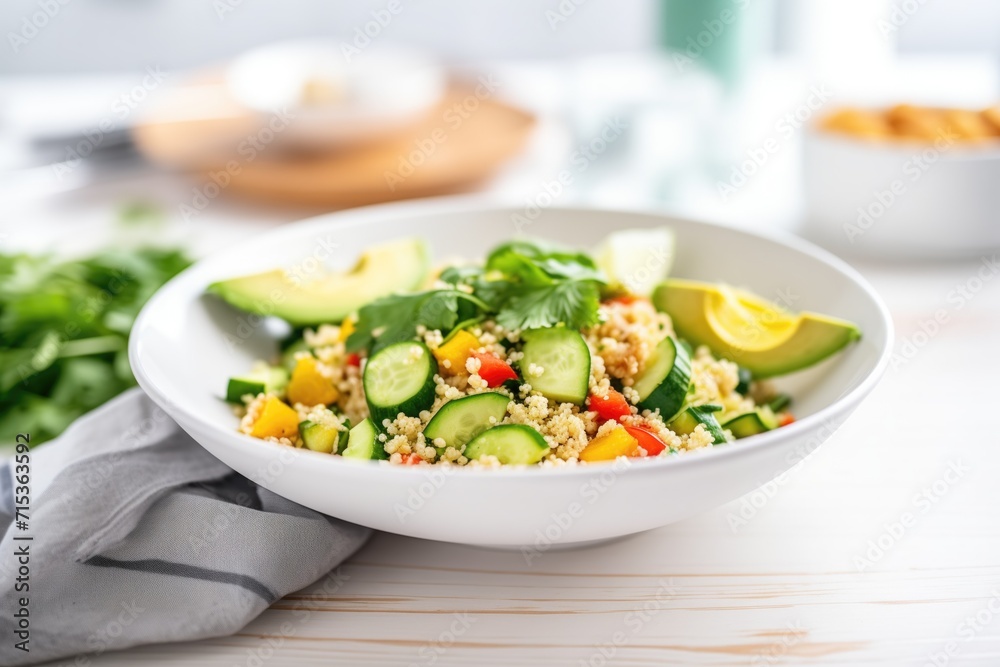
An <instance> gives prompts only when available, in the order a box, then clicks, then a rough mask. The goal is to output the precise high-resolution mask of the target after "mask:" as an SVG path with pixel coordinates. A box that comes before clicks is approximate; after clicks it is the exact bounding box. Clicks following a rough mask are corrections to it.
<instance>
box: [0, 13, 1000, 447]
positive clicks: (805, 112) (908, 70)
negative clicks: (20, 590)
mask: <svg viewBox="0 0 1000 667" xmlns="http://www.w3.org/2000/svg"><path fill="white" fill-rule="evenodd" d="M998 26H1000V3H995V2H988V1H987V0H950V1H948V2H944V1H943V0H635V1H633V2H628V3H615V2H610V1H608V0H542V1H541V2H539V1H537V0H503V1H501V0H480V1H479V2H475V3H461V2H457V1H454V0H453V1H450V2H449V1H446V0H363V1H356V2H352V3H329V2H320V1H319V0H288V1H286V2H284V3H281V4H280V6H279V5H277V4H275V3H269V4H262V3H255V2H249V1H247V0H198V1H195V0H132V1H130V2H123V1H122V0H8V1H7V2H5V3H4V4H3V5H2V7H0V32H2V34H3V36H4V42H5V44H4V45H3V46H2V47H0V54H2V55H0V257H2V258H3V259H2V262H3V263H2V264H0V335H2V336H3V342H2V348H0V355H3V357H2V359H3V360H4V361H5V362H8V363H6V366H7V367H8V368H13V367H15V364H13V363H9V362H10V361H11V360H12V359H14V360H17V359H20V360H22V361H23V360H25V359H27V360H29V361H30V364H29V365H30V368H32V369H35V370H33V371H32V373H33V375H32V374H29V375H31V377H29V378H27V379H26V378H25V377H21V375H17V376H13V375H11V376H10V377H7V376H4V375H0V439H2V436H3V434H4V429H5V427H4V423H5V422H7V421H11V420H13V419H14V418H15V417H16V418H17V419H18V420H21V421H20V423H21V424H22V426H21V428H22V430H23V429H24V428H30V424H32V423H37V424H44V425H46V426H45V428H47V429H48V430H49V432H52V433H54V432H58V430H60V429H61V427H62V425H63V423H64V422H66V421H67V419H68V418H70V417H72V416H74V415H75V414H78V413H79V412H81V411H83V410H85V409H87V408H88V407H92V406H93V405H94V404H96V403H98V402H99V401H100V400H103V398H104V397H106V396H107V395H109V394H113V393H115V392H116V391H118V390H120V388H121V387H122V386H127V385H128V384H129V383H130V382H131V376H130V374H129V371H128V368H127V360H126V359H124V351H123V349H124V348H123V345H124V343H123V341H124V337H125V336H127V333H128V328H129V326H130V324H131V318H132V317H134V312H135V311H137V309H138V307H139V306H141V303H142V301H143V300H144V298H145V297H146V296H148V294H149V293H151V292H152V291H153V290H155V289H156V287H157V285H158V284H160V283H161V282H162V281H163V280H165V279H166V278H167V277H169V276H170V275H172V274H173V273H174V272H176V271H177V270H179V269H180V268H181V267H182V266H183V265H184V263H185V262H187V261H190V260H191V259H194V258H197V257H199V256H203V255H205V254H207V253H210V252H212V251H214V250H217V249H220V248H223V247H225V246H227V245H231V244H232V243H234V242H237V241H239V240H240V239H242V238H245V237H247V236H249V235H253V234H257V233H261V232H263V231H266V230H267V229H270V228H272V227H274V226H276V225H280V224H284V223H288V222H292V221H295V220H298V219H301V218H303V217H307V216H309V215H314V214H318V213H322V212H326V211H332V210H338V209H343V208H347V207H352V206H358V205H364V204H370V203H379V202H384V201H393V200H399V199H406V198H414V197H426V196H434V195H443V194H452V193H479V194H482V195H483V196H486V197H491V198H495V199H497V200H500V201H504V202H508V203H512V204H513V205H515V206H518V207H522V208H523V210H524V212H525V215H526V216H528V217H531V216H533V215H538V214H539V212H540V211H541V210H544V208H546V207H549V206H569V205H594V206H603V207H624V208H630V209H656V210H662V211H668V212H671V213H675V214H677V215H680V216H687V217H695V218H701V219H710V220H718V221H723V222H727V223H730V224H734V225H740V226H746V227H752V228H756V229H765V230H784V231H791V232H793V233H798V234H802V235H805V236H807V237H809V238H811V239H814V240H817V241H819V242H821V243H823V244H824V245H826V246H828V247H830V248H831V249H833V250H834V251H835V252H837V253H838V254H841V255H843V256H845V257H847V258H848V259H849V260H851V261H859V262H860V261H869V262H870V261H877V262H883V261H899V260H900V259H903V260H906V261H915V260H917V261H928V260H942V259H948V260H954V259H956V258H958V259H961V258H969V257H975V256H977V255H978V254H981V253H984V252H987V251H989V250H991V249H995V248H996V247H997V246H1000V229H998V225H996V223H995V219H994V212H995V211H996V210H997V208H998V205H1000V201H997V199H998V198H1000V193H998V192H996V190H997V188H995V183H996V182H997V179H998V178H1000V151H997V150H996V148H995V146H996V145H998V144H997V142H998V141H1000V114H998V113H997V112H996V108H995V107H994V105H995V104H997V102H998V100H1000V94H998V86H1000V76H998V64H1000V30H997V27H998ZM151 246H152V247H153V249H152V250H151V249H150V247H151ZM107 252H113V253H119V254H116V255H114V256H113V257H111V256H109V255H107ZM101 253H105V254H101ZM121 253H125V254H124V255H122V254H121ZM128 253H132V254H131V255H129V254H128ZM856 258H858V259H857V260H856ZM860 258H863V259H860ZM123 267H125V268H124V269H123ZM121 270H126V271H128V272H130V274H129V275H131V276H133V277H137V276H141V279H139V278H137V279H136V280H133V281H131V282H130V283H129V284H131V285H138V287H137V288H136V289H134V290H133V291H132V292H129V293H128V294H126V295H124V296H123V295H120V294H118V293H117V292H113V291H111V290H109V288H108V287H107V281H108V280H109V279H110V278H109V276H113V275H114V272H115V271H121ZM101 297H106V298H104V299H103V301H102V305H101V307H100V308H101V309H100V311H99V313H100V314H99V315H98V316H93V315H91V317H90V319H89V320H87V321H86V322H83V323H82V325H84V326H79V327H78V326H76V323H75V322H73V318H74V317H76V316H78V315H79V310H80V308H79V307H78V303H79V302H81V300H82V301H83V302H86V300H88V299H90V300H94V299H98V300H99V301H100V300H101ZM123 300H124V302H123ZM67 322H71V323H73V324H74V327H72V330H73V331H74V333H73V334H70V335H67V334H66V331H67ZM74 340H83V341H87V342H86V343H83V344H79V343H78V344H76V346H75V347H70V348H69V352H67V350H66V349H65V345H66V344H67V342H68V341H70V342H71V341H74ZM46 345H48V347H46ZM68 360H73V363H70V361H68ZM77 361H88V362H89V361H95V362H96V365H94V364H90V365H89V366H88V364H87V363H84V364H82V365H81V364H79V363H76V362H77ZM20 367H22V368H23V364H22V365H21V366H20ZM67 368H70V369H71V370H72V373H69V371H67ZM67 374H68V375H67ZM22 375H23V374H22ZM66 377H68V378H69V379H65V378H66ZM32 378H34V379H32ZM60 382H62V383H63V384H62V385H60ZM32 383H34V384H32ZM81 386H82V387H87V388H91V389H92V388H94V387H98V388H104V389H103V390H102V391H90V392H82V393H83V394H87V395H89V397H88V398H86V399H83V398H81V397H80V395H81V392H80V391H79V388H80V387H81ZM60 387H62V388H61V389H60ZM57 389H58V390H59V391H58V392H57V391H56V390H57ZM54 394H55V395H57V396H58V397H59V398H58V401H57V403H53V401H56V399H55V398H53V395H54ZM70 403H72V406H71V407H70V408H67V407H66V406H67V405H70ZM53 405H58V407H59V409H58V410H55V409H53ZM26 415H28V416H30V417H31V419H33V420H35V421H34V422H29V423H28V425H27V426H26V425H24V423H25V422H24V419H26V418H27V417H26ZM46 420H47V421H46ZM39 428H41V427H39Z"/></svg>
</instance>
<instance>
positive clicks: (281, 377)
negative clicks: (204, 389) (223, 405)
mask: <svg viewBox="0 0 1000 667" xmlns="http://www.w3.org/2000/svg"><path fill="white" fill-rule="evenodd" d="M287 385H288V371H286V370H285V369H284V368H281V367H276V366H263V367H260V368H256V369H254V370H252V371H251V372H250V373H248V374H247V375H239V376H236V377H232V378H229V384H228V385H227V387H226V400H227V401H228V402H230V403H242V402H243V397H244V396H246V395H247V394H250V395H251V396H256V395H257V394H263V393H281V392H282V391H284V390H285V386H287Z"/></svg>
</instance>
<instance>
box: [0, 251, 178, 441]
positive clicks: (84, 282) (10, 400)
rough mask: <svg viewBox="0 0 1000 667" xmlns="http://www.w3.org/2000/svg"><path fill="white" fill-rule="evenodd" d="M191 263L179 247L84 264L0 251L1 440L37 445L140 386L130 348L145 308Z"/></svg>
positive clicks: (105, 256)
mask: <svg viewBox="0 0 1000 667" xmlns="http://www.w3.org/2000/svg"><path fill="white" fill-rule="evenodd" d="M188 264H189V261H188V259H187V258H186V257H185V256H184V255H183V254H182V253H181V252H179V251H176V250H160V249H144V250H136V251H123V250H112V251H107V252H103V253H100V254H97V255H95V256H92V257H88V258H85V259H80V260H73V261H58V260H56V259H54V258H52V257H49V256H32V255H26V254H17V255H3V254H0V443H3V442H13V440H14V438H15V436H16V434H17V433H23V432H28V433H31V443H32V444H37V443H39V442H43V441H45V440H48V439H50V438H53V437H55V436H56V435H58V434H59V433H61V432H62V431H63V430H64V429H65V428H66V427H67V426H68V425H69V424H70V422H72V421H73V420H74V419H76V418H77V417H79V416H80V415H82V414H83V413H84V412H87V411H88V410H91V409H93V408H95V407H97V406H99V405H101V404H102V403H104V402H105V401H107V400H108V399H110V398H112V397H114V396H116V395H117V394H119V393H120V392H122V391H123V390H125V389H127V388H128V387H130V386H132V385H134V384H135V379H134V378H133V377H132V372H131V370H130V368H129V364H128V355H127V347H128V345H127V341H128V334H129V331H130V329H131V328H132V323H133V322H134V320H135V317H136V315H137V314H138V313H139V309H140V308H141V307H142V305H143V304H144V303H145V302H146V300H147V299H148V298H149V297H150V296H152V294H153V292H155V291H156V290H157V289H158V288H159V287H160V286H161V285H162V284H163V283H164V282H166V281H167V280H168V279H169V278H171V277H173V276H174V275H176V274H177V273H178V272H180V271H181V270H182V269H184V268H185V267H186V266H187V265H188Z"/></svg>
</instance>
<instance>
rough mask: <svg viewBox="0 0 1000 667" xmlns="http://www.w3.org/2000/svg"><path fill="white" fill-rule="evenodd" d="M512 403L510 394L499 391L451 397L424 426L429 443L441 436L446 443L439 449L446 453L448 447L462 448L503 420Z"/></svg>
mask: <svg viewBox="0 0 1000 667" xmlns="http://www.w3.org/2000/svg"><path fill="white" fill-rule="evenodd" d="M509 403H510V398H509V397H507V396H505V395H504V394H500V393H497V392H495V391H491V392H487V393H484V394H473V395H472V396H464V397H462V398H456V399H455V400H453V401H448V402H447V403H445V404H444V405H443V406H441V409H440V410H438V411H437V412H436V413H434V416H433V417H431V421H430V423H428V424H427V426H426V427H425V428H424V437H425V438H426V439H427V442H428V443H430V442H432V441H433V440H437V439H438V438H441V439H442V440H444V442H445V447H438V448H437V449H438V453H444V449H445V448H447V447H454V448H455V449H459V450H460V449H462V446H463V445H466V444H468V443H469V441H471V440H472V439H473V438H475V437H476V436H477V435H479V434H480V433H482V432H483V431H485V430H486V429H488V428H490V427H491V426H496V425H497V424H499V423H500V422H501V421H503V418H504V416H505V415H506V414H507V405H508V404H509ZM491 420H492V421H491Z"/></svg>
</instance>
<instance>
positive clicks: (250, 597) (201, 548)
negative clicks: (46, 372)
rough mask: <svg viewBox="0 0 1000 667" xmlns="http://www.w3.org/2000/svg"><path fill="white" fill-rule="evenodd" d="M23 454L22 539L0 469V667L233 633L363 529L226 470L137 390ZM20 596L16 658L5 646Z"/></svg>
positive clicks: (14, 627) (0, 467) (12, 639)
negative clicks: (23, 643)
mask: <svg viewBox="0 0 1000 667" xmlns="http://www.w3.org/2000/svg"><path fill="white" fill-rule="evenodd" d="M30 456H31V461H30V474H31V477H32V479H31V502H30V510H29V512H28V529H27V530H26V531H25V530H19V529H18V528H17V524H16V523H15V521H14V520H13V515H14V494H13V490H14V488H15V487H16V484H13V483H12V480H13V479H14V478H13V476H12V474H13V472H14V465H13V463H14V462H13V461H8V462H2V463H0V530H2V531H3V533H4V535H3V540H2V541H0V664H3V665H23V664H29V663H34V662H41V661H44V660H52V659H55V658H60V657H67V656H76V655H84V656H94V655H96V654H100V653H103V652H104V651H108V650H115V649H122V648H126V647H129V646H135V645H138V644H148V643H154V642H171V641H186V640H194V639H203V638H206V637H217V636H221V635H228V634H232V633H234V632H236V631H238V630H239V629H240V628H242V627H243V626H245V625H246V624H247V623H249V622H250V621H251V620H252V619H253V618H255V617H256V616H257V615H258V614H260V613H261V612H262V611H263V610H264V609H265V608H267V606H268V605H270V604H271V603H273V602H275V601H276V600H278V599H279V598H281V597H282V596H284V595H286V594H288V593H291V592H293V591H296V590H299V589H301V588H304V587H305V586H307V585H309V584H310V583H312V582H314V581H316V580H317V579H319V578H320V577H322V576H323V575H325V574H327V573H328V572H330V571H331V570H332V569H333V568H335V567H336V566H337V565H338V564H340V563H341V562H342V561H343V560H344V559H346V558H347V557H348V556H350V555H351V554H352V553H354V552H355V551H356V550H357V549H358V548H359V547H360V546H361V545H362V544H364V542H365V540H366V539H367V538H368V536H369V534H370V531H369V530H368V529H366V528H362V527H360V526H356V525H353V524H349V523H344V522H342V521H337V520H335V519H331V518H329V517H326V516H324V515H322V514H319V513H317V512H314V511H312V510H309V509H306V508H304V507H301V506H299V505H296V504H295V503H292V502H290V501H287V500H285V499H283V498H281V497H279V496H276V495H274V494H273V493H271V492H269V491H267V490H266V489H263V488H260V487H258V486H256V485H255V484H253V483H252V482H250V481H249V480H247V479H245V478H244V477H242V476H240V475H238V474H237V473H234V472H233V471H232V470H231V469H229V468H228V467H227V466H225V465H224V464H223V463H221V462H220V461H218V460H217V459H215V458H214V457H213V456H212V455H211V454H209V453H208V452H206V451H205V450H204V449H202V448H201V447H200V446H199V445H198V444H197V443H196V442H194V441H193V440H192V439H191V438H190V437H189V436H188V435H187V434H185V433H184V432H183V431H182V430H181V429H180V428H179V427H178V426H177V425H176V424H175V423H174V422H173V421H172V420H170V419H169V417H167V416H166V414H165V413H163V412H162V411H161V410H160V409H159V408H158V407H157V406H156V405H155V404H153V402H152V401H151V400H150V399H149V398H148V397H147V396H146V395H145V394H143V393H142V392H141V391H140V390H138V389H134V390H131V391H129V392H126V393H125V394H123V395H121V396H119V397H118V398H116V399H114V400H113V401H111V402H110V403H108V404H107V405H105V406H103V407H101V408H99V409H98V410H95V411H94V412H91V413H90V414H88V415H86V416H84V417H83V418H81V419H80V420H78V421H77V422H75V423H74V424H73V425H72V426H71V427H70V428H69V429H68V430H67V431H66V432H65V433H64V434H63V435H62V436H60V437H59V438H58V439H57V440H55V441H53V442H50V443H47V444H45V445H43V446H42V447H39V448H37V449H35V450H32V452H31V455H30ZM29 536H30V537H31V539H30V540H25V539H20V540H17V539H15V538H18V537H20V538H24V537H29ZM25 547H27V549H28V551H29V556H28V564H27V565H28V575H27V576H28V579H27V580H24V578H23V572H22V571H20V570H19V568H20V564H19V563H18V557H17V556H16V554H17V553H18V550H19V549H22V550H23V549H24V548H25ZM21 553H23V551H22V552H21ZM19 578H21V581H20V582H19V581H18V579H19ZM25 583H26V584H27V585H28V587H29V588H28V590H26V591H25V590H23V584H25ZM19 584H20V585H19ZM16 587H17V588H19V589H20V590H17V589H16ZM20 598H27V601H28V605H27V609H28V614H29V621H28V623H29V633H30V639H29V642H28V644H27V647H28V649H29V651H28V652H25V651H22V650H20V649H18V648H16V646H15V644H16V643H17V642H19V641H20V638H19V637H18V634H17V632H18V630H19V619H17V618H16V617H15V613H17V612H18V610H19V609H20V608H21V600H20Z"/></svg>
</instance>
